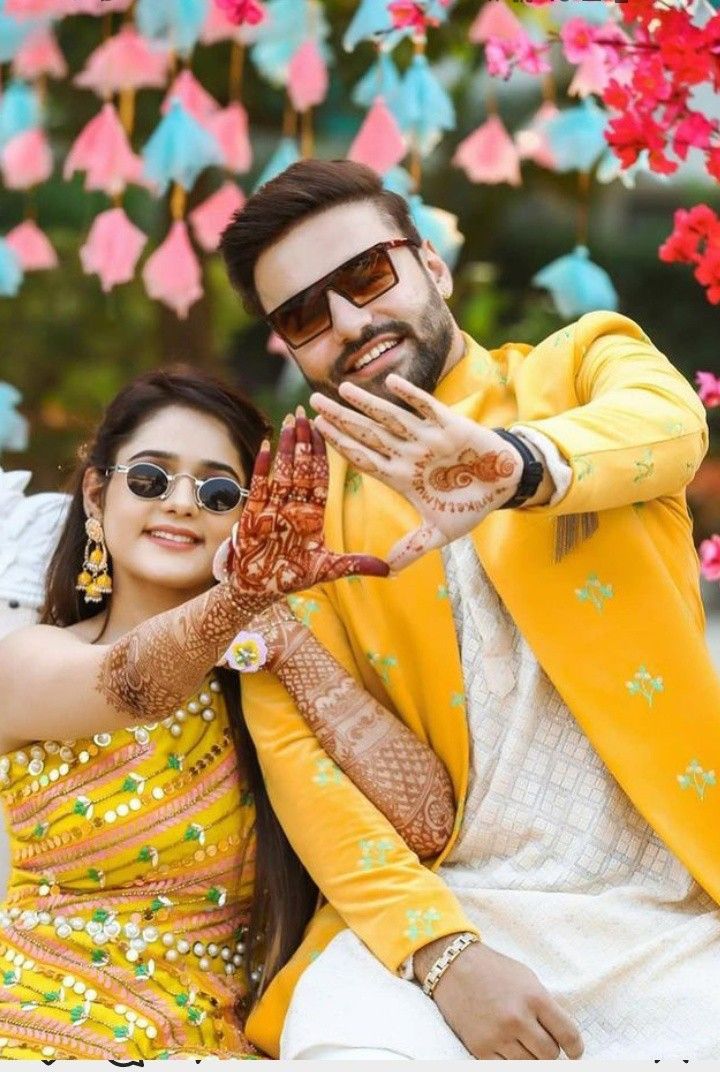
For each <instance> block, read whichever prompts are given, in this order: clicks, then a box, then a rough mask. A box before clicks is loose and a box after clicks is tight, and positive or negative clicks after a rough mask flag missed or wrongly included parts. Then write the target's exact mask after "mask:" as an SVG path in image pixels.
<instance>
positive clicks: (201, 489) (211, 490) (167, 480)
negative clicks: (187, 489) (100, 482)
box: [105, 462, 250, 514]
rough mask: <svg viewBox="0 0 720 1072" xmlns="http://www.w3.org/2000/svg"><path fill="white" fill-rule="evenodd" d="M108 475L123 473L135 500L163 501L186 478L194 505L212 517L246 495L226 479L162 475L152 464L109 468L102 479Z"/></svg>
mask: <svg viewBox="0 0 720 1072" xmlns="http://www.w3.org/2000/svg"><path fill="white" fill-rule="evenodd" d="M111 473H124V474H125V479H126V480H127V486H128V488H129V489H130V491H131V492H132V493H133V495H137V497H138V499H167V497H168V495H169V494H170V492H171V491H172V489H173V486H174V484H175V481H176V480H179V478H180V477H181V476H186V477H188V478H189V479H190V480H192V482H193V484H194V485H195V502H196V503H197V504H198V506H199V507H201V508H202V509H203V510H210V511H211V512H212V513H213V514H225V513H227V511H228V510H234V509H235V507H236V506H237V505H238V504H239V502H240V500H241V499H246V498H247V497H248V495H249V494H250V492H249V491H248V490H247V488H241V487H240V485H239V484H238V482H237V481H236V480H233V479H232V477H229V476H210V477H208V478H207V480H198V478H197V477H194V476H193V475H192V473H166V472H165V470H164V469H161V468H160V466H159V465H155V463H154V462H133V464H132V465H111V466H110V467H109V468H108V469H106V470H105V476H110V474H111Z"/></svg>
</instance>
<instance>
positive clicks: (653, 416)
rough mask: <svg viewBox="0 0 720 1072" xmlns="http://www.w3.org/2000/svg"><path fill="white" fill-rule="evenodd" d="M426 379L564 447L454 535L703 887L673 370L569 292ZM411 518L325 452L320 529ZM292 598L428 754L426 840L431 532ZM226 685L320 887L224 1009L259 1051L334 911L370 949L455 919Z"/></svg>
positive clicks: (709, 802)
mask: <svg viewBox="0 0 720 1072" xmlns="http://www.w3.org/2000/svg"><path fill="white" fill-rule="evenodd" d="M435 394H436V397H437V398H438V399H439V400H440V401H441V402H444V403H445V404H447V405H449V406H451V407H453V408H455V409H456V410H457V411H458V412H459V413H462V414H464V415H465V416H468V417H470V418H471V419H473V420H476V421H478V422H479V423H481V424H483V425H485V426H489V427H494V426H500V425H504V426H509V425H511V424H512V425H516V424H517V425H520V426H525V427H526V428H528V429H535V430H537V431H538V432H540V433H542V434H543V435H544V436H545V437H547V438H548V439H550V440H551V441H552V442H553V443H554V444H555V446H556V447H557V448H558V450H559V452H560V454H561V456H562V457H563V458H564V459H565V460H566V461H567V463H568V465H569V466H570V468H571V470H572V483H571V485H570V488H569V491H568V492H567V494H566V495H565V496H564V497H563V498H562V500H561V501H560V502H558V503H556V504H555V505H552V506H544V507H533V508H530V509H525V510H507V511H502V510H501V511H496V512H494V513H493V514H491V515H490V516H489V517H488V518H486V519H485V521H483V522H482V524H480V525H479V526H478V527H477V528H476V529H475V530H474V532H473V533H472V540H473V544H474V547H475V551H476V553H477V556H478V558H479V560H480V562H481V564H482V567H483V569H484V570H485V573H486V574H487V576H488V578H489V579H490V581H491V583H492V585H493V586H494V588H495V590H496V591H497V593H498V594H499V596H500V598H501V599H502V601H503V603H504V605H505V607H506V608H507V610H508V611H509V613H510V615H511V616H512V618H513V619H514V621H515V623H516V624H517V627H518V629H519V630H520V632H521V633H522V635H523V636H524V638H525V640H526V641H527V642H528V644H529V645H530V647H531V649H532V650H533V652H534V654H535V657H536V658H537V660H538V662H539V663H540V665H541V666H542V668H543V670H544V671H545V673H546V674H547V675H548V677H549V678H550V680H551V681H552V683H553V685H554V686H555V688H556V689H557V691H558V692H559V693H560V695H561V696H562V698H563V700H564V701H565V703H566V704H567V706H568V707H569V708H570V710H571V712H572V713H573V715H574V717H575V718H576V719H577V721H578V723H579V724H580V726H581V728H582V730H583V731H584V733H585V734H586V735H587V737H588V738H589V740H590V742H591V743H592V745H593V747H594V748H595V750H596V751H597V752H598V753H599V755H600V757H601V758H602V759H603V761H604V762H605V764H606V765H607V767H608V768H609V770H610V772H611V773H612V774H613V775H614V777H615V778H616V779H617V781H618V782H619V783H620V785H621V786H622V788H623V789H624V790H625V792H626V793H627V795H628V796H629V797H630V799H631V800H632V802H633V804H634V805H635V807H636V808H637V809H638V810H639V811H640V812H641V814H642V815H644V816H645V818H646V819H647V820H648V822H649V823H650V825H651V826H652V827H653V828H654V829H655V830H656V831H657V833H658V834H659V835H660V836H661V837H662V839H663V840H664V841H665V843H666V844H667V845H668V847H669V848H670V849H671V851H672V852H673V853H674V854H675V855H676V856H677V857H678V858H679V859H680V860H681V861H682V863H684V864H685V866H686V867H687V868H688V870H689V871H690V872H691V873H692V874H693V875H694V877H695V878H696V879H697V880H698V881H699V882H700V883H701V884H702V885H703V886H704V887H705V888H706V889H707V891H708V892H709V893H710V894H711V895H712V896H713V897H714V898H715V899H716V900H720V786H718V785H716V784H715V782H716V779H715V774H714V772H715V771H716V770H718V769H720V683H719V682H718V678H717V675H716V673H715V671H714V669H713V667H712V663H711V661H710V657H709V654H708V651H707V647H706V644H705V640H704V635H703V626H704V621H703V612H702V606H701V602H700V595H699V590H698V582H697V574H698V568H697V556H696V554H695V550H694V547H693V543H692V533H691V524H690V519H689V516H688V512H687V507H686V504H685V495H684V488H685V486H686V484H687V483H688V482H689V481H690V479H691V478H692V476H693V474H694V473H695V471H696V469H697V467H698V465H699V463H700V461H701V459H702V457H703V455H704V453H705V450H706V449H707V428H706V422H705V414H704V411H703V407H702V405H701V404H700V402H699V400H698V398H697V396H696V395H695V392H694V391H693V389H692V388H691V386H690V385H689V384H688V383H687V382H686V381H685V380H684V379H683V377H682V376H681V375H680V374H679V373H678V372H677V371H676V370H675V369H674V368H673V367H672V366H671V365H670V363H669V362H668V361H667V360H666V359H665V358H664V357H663V355H662V354H660V353H659V352H658V350H657V349H656V348H655V347H654V346H653V344H652V343H651V342H650V340H649V339H648V338H647V336H646V335H645V334H644V332H643V331H642V330H641V329H640V328H639V327H638V325H637V324H635V323H633V322H632V321H631V320H628V319H627V318H626V317H623V316H620V315H617V314H614V313H591V314H589V315H588V316H584V317H583V318H582V319H581V320H579V321H578V322H577V323H575V324H572V325H570V326H569V327H567V328H564V329H563V330H561V331H558V332H556V333H555V334H554V335H552V336H550V337H549V338H548V339H545V340H544V341H543V342H542V343H540V344H539V345H538V346H535V347H531V346H528V345H524V344H512V343H510V344H507V345H505V346H503V347H501V348H500V349H498V350H493V351H488V350H485V349H483V347H481V346H479V345H478V344H477V343H475V342H474V341H473V340H471V339H469V338H468V339H467V348H466V352H465V355H464V357H463V358H462V360H461V361H460V362H459V363H458V364H457V365H456V366H455V367H454V368H453V369H452V370H451V371H450V372H449V373H448V375H447V376H446V377H445V378H444V379H443V380H442V381H441V383H440V384H439V386H438V388H437V390H436V392H435ZM589 512H592V513H598V516H599V527H598V529H597V531H595V532H594V533H593V535H591V536H590V537H589V538H587V539H583V540H580V541H579V542H578V543H577V544H576V546H575V547H574V549H573V550H571V551H570V552H569V553H567V554H566V555H565V556H564V557H563V558H562V559H561V561H559V562H556V561H555V560H554V547H555V537H556V526H557V519H558V518H559V517H560V516H562V515H573V514H583V513H589ZM417 523H418V518H417V514H416V513H415V511H414V510H413V509H412V507H411V506H410V505H409V504H408V503H407V502H406V501H405V500H404V499H403V498H402V497H401V496H399V495H397V494H396V493H394V492H393V491H391V490H390V489H388V488H386V487H385V486H384V485H383V484H381V483H379V482H378V481H376V480H373V479H371V478H368V477H364V476H363V477H361V476H360V474H358V473H355V472H353V471H352V469H350V468H349V467H348V464H347V463H346V462H345V460H344V459H342V458H340V457H339V456H338V455H336V454H335V453H331V482H330V495H329V503H328V510H327V514H326V534H327V540H328V544H329V546H330V547H332V548H333V549H336V550H338V551H363V552H367V553H368V554H375V555H379V556H381V557H383V556H385V555H386V554H387V552H388V551H389V549H390V548H391V547H392V546H393V544H394V543H395V542H396V541H397V540H398V539H399V538H400V537H401V536H403V535H404V534H405V533H406V532H409V531H410V530H412V529H413V528H415V527H416V525H417ZM577 529H578V531H582V526H581V525H579V524H578V526H577ZM294 604H295V608H296V613H298V615H299V616H300V617H302V618H303V619H304V620H305V621H306V622H308V623H309V624H310V626H311V627H312V629H313V631H314V632H315V633H316V635H317V636H318V638H319V639H320V641H321V642H322V643H323V644H324V645H325V646H326V647H327V648H328V649H329V650H330V651H331V652H332V653H333V655H335V657H336V658H337V659H339V661H340V662H342V663H343V665H344V666H346V668H347V669H348V671H349V672H350V673H352V674H353V675H354V676H355V678H356V679H357V680H358V681H359V682H361V683H362V685H363V686H364V687H365V688H366V689H368V690H369V691H370V692H371V693H372V694H373V695H374V696H375V697H376V698H377V699H378V700H379V701H380V702H381V703H383V704H385V705H386V706H388V707H389V708H391V709H392V710H394V711H395V712H397V714H398V715H399V717H400V718H402V719H403V721H404V722H406V723H407V725H408V726H409V727H410V728H411V729H412V730H413V731H414V732H415V733H416V734H417V735H418V736H419V737H420V738H422V739H423V740H425V741H427V742H428V743H429V744H430V745H431V746H432V748H433V749H434V750H435V751H436V752H437V754H438V755H439V756H440V758H441V759H442V760H443V762H444V763H445V764H446V766H447V769H448V771H449V772H450V775H451V777H452V779H453V783H454V786H455V793H456V799H457V801H458V802H459V808H458V816H457V823H456V828H455V835H454V837H453V838H452V839H451V840H450V843H449V844H448V846H447V848H446V850H445V852H444V853H443V856H442V857H441V860H442V859H444V858H445V856H447V854H448V852H449V851H450V850H451V848H452V846H453V844H454V843H455V840H456V837H457V832H458V830H459V829H460V825H461V823H462V810H463V805H464V801H465V796H466V792H467V783H468V770H469V748H470V741H469V734H468V725H467V719H466V715H465V707H464V695H463V689H464V684H463V675H462V668H461V663H460V657H459V652H458V645H457V637H456V632H455V627H454V623H453V617H452V611H451V608H450V606H449V603H448V599H447V587H446V581H445V575H444V571H443V565H442V556H441V554H440V553H439V552H432V553H430V554H428V555H425V556H424V557H423V558H422V559H420V560H419V561H418V562H416V563H415V564H414V565H412V566H411V567H410V568H408V569H406V570H404V571H402V573H400V574H399V575H398V576H397V577H395V578H394V579H391V580H382V579H375V578H362V579H356V578H351V579H349V580H344V581H340V582H338V583H337V584H335V585H329V586H324V587H319V588H316V589H313V590H312V591H311V592H307V593H304V594H303V595H302V596H301V597H298V598H297V599H296V600H295V601H294ZM243 688H244V710H245V715H246V719H247V722H248V725H249V727H250V730H251V733H252V734H253V737H254V739H255V742H256V745H257V748H258V755H259V758H260V762H261V765H262V767H263V771H264V774H265V779H266V783H267V786H268V791H269V794H270V797H271V800H272V802H273V805H274V807H275V810H276V812H277V814H278V816H279V817H280V820H281V822H282V823H283V825H284V827H285V829H286V831H287V833H288V836H289V838H290V840H291V841H292V843H293V845H294V846H295V849H296V851H297V852H298V853H299V855H300V857H301V858H302V859H303V861H304V863H305V864H306V866H307V867H308V868H309V870H310V871H311V873H312V874H313V876H314V878H315V879H316V881H317V882H318V884H319V886H320V888H321V889H322V891H323V893H324V894H325V896H326V897H327V899H328V901H329V902H330V905H328V906H326V907H325V908H323V909H322V910H321V912H320V913H318V915H317V916H316V917H315V919H314V920H313V922H312V923H311V925H310V927H309V929H308V933H307V935H306V938H305V941H304V943H303V945H302V947H301V949H300V950H299V951H298V953H297V954H296V955H295V957H294V958H293V959H292V960H291V961H290V963H289V964H288V965H287V967H286V968H285V969H284V970H283V971H282V972H281V973H280V974H279V975H278V977H277V978H276V979H275V980H274V981H273V982H272V984H271V985H270V987H269V988H268V990H267V991H266V993H265V995H264V996H263V998H262V999H261V1001H260V1003H259V1005H258V1006H257V1007H256V1008H255V1010H254V1011H253V1013H252V1014H251V1017H250V1019H249V1020H248V1023H247V1025H246V1030H247V1033H248V1037H249V1038H250V1039H251V1040H252V1041H254V1042H255V1043H256V1044H257V1045H259V1046H260V1047H261V1048H262V1049H263V1050H265V1051H266V1052H268V1053H272V1054H277V1052H278V1044H279V1036H280V1031H281V1029H282V1024H283V1019H284V1014H285V1010H286V1009H287V1006H288V1003H289V1000H290V997H291V995H292V991H293V988H294V985H295V983H296V981H297V979H298V977H299V975H300V974H301V972H302V971H303V969H304V967H305V966H306V965H307V964H308V963H309V961H310V960H311V959H312V958H313V957H314V956H316V955H317V953H318V951H320V950H321V949H322V948H323V947H324V946H325V945H326V944H327V942H328V941H329V940H330V939H331V938H332V937H333V936H334V935H335V934H336V933H337V932H338V930H339V929H340V928H341V927H342V926H343V925H347V926H349V927H351V928H352V930H353V931H355V932H356V934H358V935H359V937H360V938H361V939H362V940H363V942H365V944H366V945H367V946H368V947H369V948H370V950H371V951H372V952H373V953H374V954H375V956H376V957H377V958H378V959H379V960H380V961H382V963H384V964H385V966H386V967H387V968H389V969H390V970H391V971H396V970H397V969H398V967H399V966H400V965H401V964H402V962H403V961H404V960H405V959H406V958H407V957H408V956H409V955H410V954H411V953H413V952H414V951H415V950H417V949H418V948H420V947H422V946H423V945H425V944H426V943H427V942H429V941H431V940H432V939H434V938H439V937H442V936H443V935H447V934H451V933H454V932H457V931H465V930H470V931H472V930H475V929H476V928H475V927H474V926H473V923H472V921H471V920H470V919H469V918H468V917H467V916H466V915H465V913H464V912H463V911H462V909H461V907H460V905H459V903H458V901H457V900H456V899H455V897H454V896H453V894H452V893H451V891H450V890H449V889H448V888H447V886H445V885H444V883H443V882H442V881H441V880H440V878H439V877H438V876H437V875H435V874H433V872H432V871H431V870H428V869H426V868H424V867H422V866H421V865H420V864H419V862H418V860H417V858H416V857H415V856H414V855H413V854H412V853H411V852H410V851H409V849H408V848H407V847H406V846H405V845H404V843H403V842H402V841H401V839H400V838H399V837H398V835H397V833H396V832H395V831H394V830H393V829H392V827H391V826H390V825H389V824H388V823H387V822H386V821H385V820H384V819H383V817H382V816H381V815H380V814H379V813H378V812H377V811H376V810H375V809H374V808H373V807H372V806H371V805H370V804H369V803H368V802H367V801H366V800H364V799H363V798H362V797H361V796H360V794H359V793H358V792H357V790H355V789H354V787H353V786H352V784H351V783H350V782H349V781H348V780H347V779H346V778H345V777H344V776H343V775H342V774H341V773H340V772H339V771H338V770H337V769H336V768H335V767H334V765H333V764H332V762H331V761H330V759H329V758H328V756H327V755H326V754H325V753H324V752H323V751H322V749H321V748H320V747H319V745H318V743H317V741H316V740H315V739H314V737H313V736H312V734H311V733H310V732H309V731H308V730H307V728H306V727H305V725H304V722H303V719H302V716H301V715H300V714H299V712H298V711H297V709H296V708H295V706H294V704H293V703H292V701H291V700H290V699H289V697H288V696H287V694H286V693H285V691H284V689H283V688H282V686H281V685H280V684H279V682H278V681H277V680H276V679H275V678H274V677H273V676H272V675H270V674H267V673H264V674H256V675H252V677H251V678H247V679H246V680H245V681H244V682H243ZM441 860H439V861H437V863H438V864H439V863H440V862H441ZM331 906H333V907H331Z"/></svg>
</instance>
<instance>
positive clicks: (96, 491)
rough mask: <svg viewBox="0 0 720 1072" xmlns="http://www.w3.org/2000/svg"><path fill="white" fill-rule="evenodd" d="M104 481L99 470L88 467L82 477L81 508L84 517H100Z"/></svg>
mask: <svg viewBox="0 0 720 1072" xmlns="http://www.w3.org/2000/svg"><path fill="white" fill-rule="evenodd" d="M104 490H105V480H104V478H103V476H102V474H101V473H100V470H99V469H95V468H93V467H92V466H88V468H87V469H86V470H85V473H84V475H83V481H82V491H83V507H84V509H85V516H86V517H97V518H101V517H102V512H103V492H104Z"/></svg>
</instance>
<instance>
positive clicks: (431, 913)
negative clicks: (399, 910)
mask: <svg viewBox="0 0 720 1072" xmlns="http://www.w3.org/2000/svg"><path fill="white" fill-rule="evenodd" d="M405 916H406V918H407V921H408V925H407V928H406V930H405V931H404V932H403V933H404V935H405V937H406V938H409V939H410V941H411V942H414V941H416V940H417V939H418V938H420V936H421V935H422V936H423V937H425V938H433V937H434V935H435V924H436V923H437V921H438V920H439V919H441V918H442V913H441V912H438V910H437V908H425V909H420V908H408V910H407V911H406V913H405Z"/></svg>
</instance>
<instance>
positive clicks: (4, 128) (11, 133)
mask: <svg viewBox="0 0 720 1072" xmlns="http://www.w3.org/2000/svg"><path fill="white" fill-rule="evenodd" d="M41 122H42V116H41V108H40V98H39V97H38V95H37V93H36V92H35V90H34V89H33V88H32V87H31V86H29V85H27V83H26V82H19V81H17V80H15V81H13V82H10V84H9V85H8V87H7V89H6V90H5V92H4V93H3V94H2V96H0V148H2V147H3V146H4V145H5V143H6V142H8V141H10V139H11V138H14V137H15V135H16V134H22V133H24V131H26V130H32V129H33V127H39V126H40V125H41Z"/></svg>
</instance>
